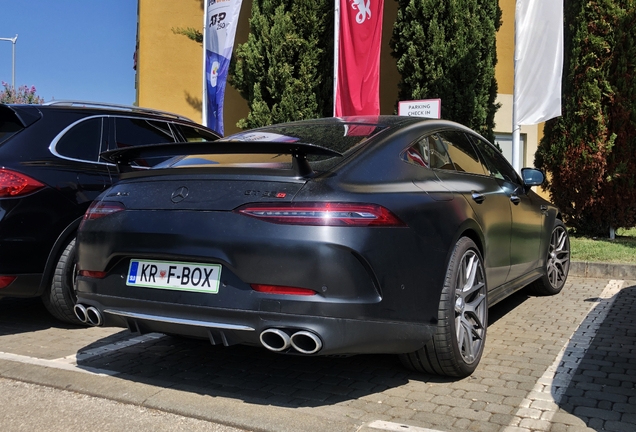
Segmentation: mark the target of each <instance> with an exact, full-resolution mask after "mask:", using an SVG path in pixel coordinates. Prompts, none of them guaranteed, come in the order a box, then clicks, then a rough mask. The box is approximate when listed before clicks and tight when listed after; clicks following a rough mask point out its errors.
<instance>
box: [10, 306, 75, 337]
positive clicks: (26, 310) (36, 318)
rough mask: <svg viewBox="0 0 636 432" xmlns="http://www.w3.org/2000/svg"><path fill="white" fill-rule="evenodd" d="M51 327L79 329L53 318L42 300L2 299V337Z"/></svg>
mask: <svg viewBox="0 0 636 432" xmlns="http://www.w3.org/2000/svg"><path fill="white" fill-rule="evenodd" d="M51 327H59V328H66V329H72V328H77V327H78V326H74V325H71V324H65V323H63V322H61V321H59V320H57V319H55V318H53V316H51V314H50V313H49V311H47V310H46V308H45V307H44V304H42V300H40V298H28V299H22V298H7V297H3V298H0V335H8V334H18V333H27V332H32V331H37V330H45V329H48V328H51Z"/></svg>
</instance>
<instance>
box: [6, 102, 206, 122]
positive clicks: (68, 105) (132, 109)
mask: <svg viewBox="0 0 636 432" xmlns="http://www.w3.org/2000/svg"><path fill="white" fill-rule="evenodd" d="M0 105H6V106H7V107H9V108H11V109H12V110H14V111H20V112H31V113H32V115H38V114H35V113H36V112H39V113H41V112H44V111H48V110H66V111H68V110H71V111H78V112H81V111H90V112H91V113H99V112H102V113H104V114H132V115H139V116H140V117H149V116H150V117H154V118H157V119H163V120H172V121H174V120H180V121H184V122H188V123H196V122H195V121H193V120H192V119H190V118H188V117H185V116H182V115H179V114H175V113H171V112H168V111H162V110H158V109H153V108H145V107H138V106H134V105H119V104H112V103H103V102H90V101H71V100H59V101H51V102H46V103H44V104H0ZM40 115H41V114H40ZM38 116H39V115H38Z"/></svg>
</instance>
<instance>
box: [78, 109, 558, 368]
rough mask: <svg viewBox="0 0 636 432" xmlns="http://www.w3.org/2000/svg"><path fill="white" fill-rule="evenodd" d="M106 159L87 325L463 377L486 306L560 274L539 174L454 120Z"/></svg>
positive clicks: (88, 239)
mask: <svg viewBox="0 0 636 432" xmlns="http://www.w3.org/2000/svg"><path fill="white" fill-rule="evenodd" d="M166 156H172V157H171V158H170V159H168V160H167V161H165V162H162V163H160V164H158V165H156V166H155V167H154V168H152V169H149V170H144V171H134V170H132V169H131V165H132V164H134V161H135V160H137V159H138V158H144V159H147V158H152V157H164V158H165V157H166ZM102 157H103V158H104V159H105V160H107V161H110V162H112V163H115V164H116V165H117V167H118V168H119V171H120V173H121V175H120V181H119V182H118V183H117V184H116V185H115V186H113V187H111V188H110V189H108V190H107V191H105V192H104V193H102V194H101V195H100V197H99V198H98V199H97V200H95V201H94V202H93V204H92V205H91V207H90V208H89V210H88V211H87V213H86V215H85V217H84V220H83V222H82V226H81V227H80V230H79V235H78V242H79V245H78V250H79V262H78V269H79V274H78V277H77V295H78V304H77V306H76V307H75V311H76V314H77V316H78V318H79V319H80V320H82V321H85V322H88V323H90V324H93V325H105V326H121V327H127V328H129V329H130V330H131V331H134V332H140V333H146V332H163V333H168V334H174V335H183V336H188V337H198V338H205V339H208V340H209V341H210V342H211V343H212V344H224V345H232V344H247V345H254V346H263V347H265V348H267V349H269V350H271V351H275V352H280V353H294V354H304V355H348V354H360V353H396V354H399V355H400V358H401V359H402V362H403V363H404V365H405V366H407V367H409V368H412V369H414V370H418V371H424V372H428V373H436V374H442V375H447V376H453V377H463V376H467V375H469V374H471V373H472V372H473V371H474V370H475V368H476V367H477V364H478V363H479V360H480V358H481V355H482V352H483V349H484V343H485V340H486V331H487V327H488V307H489V306H492V305H494V304H495V303H497V302H499V301H500V300H502V299H504V298H505V297H506V296H509V295H510V294H512V293H513V292H515V291H517V290H519V289H521V288H523V287H525V286H527V285H530V286H531V288H532V289H533V290H534V291H535V292H536V293H538V294H543V295H549V294H556V293H558V292H559V291H560V290H561V289H562V288H563V286H564V284H565V280H566V278H567V274H568V269H569V240H568V235H567V231H566V228H565V226H564V225H563V223H562V222H561V215H560V214H559V210H558V209H557V208H556V207H554V206H553V205H552V204H550V203H549V202H548V201H545V200H544V199H542V198H541V197H540V196H539V195H537V194H536V193H535V192H533V191H532V190H531V188H532V187H533V186H538V185H541V184H542V183H543V181H544V175H543V173H542V172H540V171H538V170H535V169H528V168H526V169H523V170H522V173H521V176H519V175H518V174H517V172H515V170H514V169H513V168H512V167H511V166H510V164H509V163H508V162H507V161H506V160H505V158H504V157H503V156H502V155H501V153H500V152H499V151H498V150H497V148H495V147H494V146H493V145H492V144H490V143H488V142H487V141H485V140H484V139H483V138H482V137H481V136H480V135H478V134H476V133H475V132H473V131H472V130H470V129H468V128H466V127H463V126H461V125H459V124H456V123H452V122H448V121H442V120H430V119H429V120H427V119H421V118H412V117H397V116H379V117H378V116H374V117H347V118H329V119H319V120H308V121H301V122H294V123H287V124H280V125H273V126H267V127H262V128H258V129H254V130H251V131H248V132H243V133H239V134H236V135H233V136H230V137H227V138H223V139H221V140H218V141H215V142H208V143H190V144H176V145H175V144H163V145H156V146H140V147H135V148H131V149H120V150H112V151H108V152H106V153H103V154H102Z"/></svg>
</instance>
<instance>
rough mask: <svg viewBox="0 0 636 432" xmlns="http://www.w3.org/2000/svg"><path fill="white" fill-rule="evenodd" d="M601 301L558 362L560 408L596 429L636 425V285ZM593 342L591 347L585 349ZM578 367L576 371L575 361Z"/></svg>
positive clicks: (556, 394) (623, 428)
mask: <svg viewBox="0 0 636 432" xmlns="http://www.w3.org/2000/svg"><path fill="white" fill-rule="evenodd" d="M614 297H615V298H614V299H613V302H611V301H610V300H609V299H596V298H594V299H589V301H594V302H596V303H597V305H596V306H595V307H594V309H593V310H592V311H591V312H590V313H589V314H588V316H587V317H586V319H585V320H584V321H583V323H582V324H581V325H580V326H579V329H578V330H577V331H576V333H575V334H574V336H573V337H572V340H571V342H570V344H569V345H568V347H567V348H566V351H565V355H564V357H563V361H562V362H561V365H560V366H559V367H558V369H557V372H556V376H555V381H554V384H553V386H552V394H553V397H554V399H555V401H557V403H558V405H559V407H560V408H562V409H563V410H565V411H567V412H569V413H571V414H573V415H575V416H577V417H578V418H580V419H581V420H583V421H584V422H585V423H586V425H587V426H588V427H590V428H593V429H595V430H610V431H627V430H631V431H634V430H636V286H631V287H628V288H623V289H622V290H620V291H619V292H618V293H617V294H616V295H615V296H614ZM587 345H589V348H587V349H585V348H586V346H587ZM576 360H578V362H579V363H578V367H576V366H574V367H576V369H575V370H573V362H574V361H576Z"/></svg>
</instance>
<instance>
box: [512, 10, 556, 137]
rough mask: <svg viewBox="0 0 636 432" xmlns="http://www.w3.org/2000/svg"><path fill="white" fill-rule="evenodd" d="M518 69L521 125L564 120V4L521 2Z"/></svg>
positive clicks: (517, 15)
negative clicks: (562, 117) (562, 100)
mask: <svg viewBox="0 0 636 432" xmlns="http://www.w3.org/2000/svg"><path fill="white" fill-rule="evenodd" d="M514 67H515V83H514V101H513V104H514V107H515V109H516V110H517V114H516V118H517V125H534V124H537V123H541V122H544V121H546V120H549V119H551V118H553V117H558V116H560V115H561V75H562V73H563V0H517V4H516V12H515V60H514Z"/></svg>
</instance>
